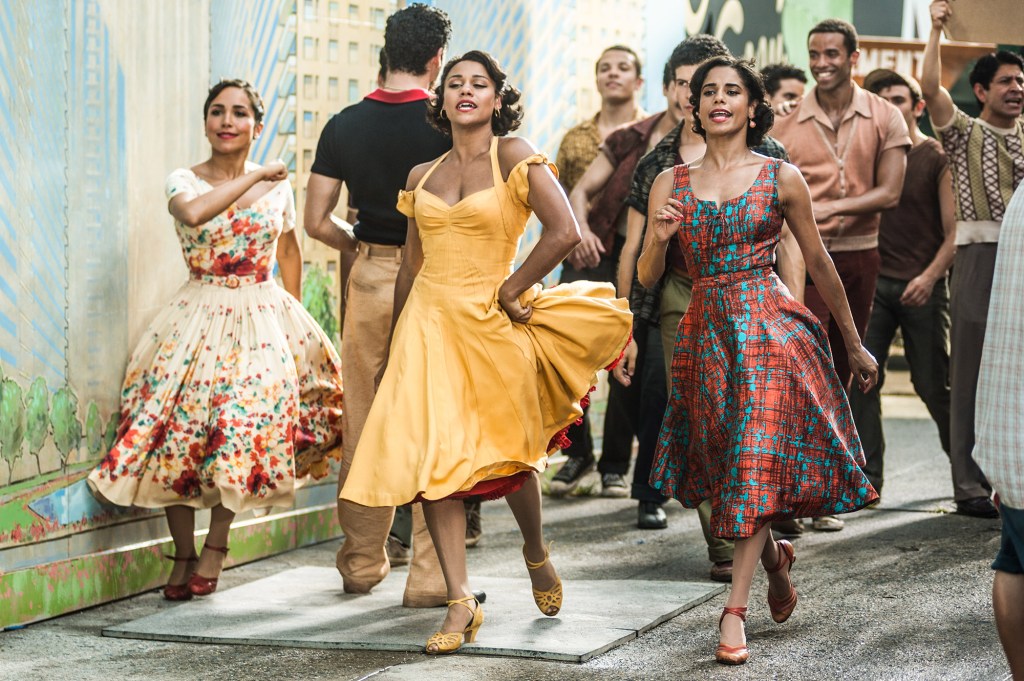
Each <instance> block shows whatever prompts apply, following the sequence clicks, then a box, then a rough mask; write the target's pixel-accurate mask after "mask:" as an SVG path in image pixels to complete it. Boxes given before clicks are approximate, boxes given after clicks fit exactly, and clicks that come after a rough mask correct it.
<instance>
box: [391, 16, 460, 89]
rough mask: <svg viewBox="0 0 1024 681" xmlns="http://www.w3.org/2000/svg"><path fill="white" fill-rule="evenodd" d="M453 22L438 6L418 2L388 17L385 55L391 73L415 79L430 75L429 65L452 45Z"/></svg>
mask: <svg viewBox="0 0 1024 681" xmlns="http://www.w3.org/2000/svg"><path fill="white" fill-rule="evenodd" d="M451 37H452V22H451V20H450V19H448V15H447V14H445V13H444V12H443V11H442V10H440V9H438V8H436V7H428V6H427V5H424V4H422V3H419V2H415V3H413V4H411V5H409V6H408V7H406V8H404V9H400V10H398V11H397V12H395V13H394V14H392V15H391V16H389V17H388V22H387V25H386V26H385V27H384V54H385V58H386V62H387V67H388V69H389V70H391V71H404V72H405V73H411V74H412V75H414V76H422V75H423V74H424V73H426V72H427V62H429V61H430V59H431V58H432V57H433V56H434V55H435V54H437V52H438V50H441V49H444V48H445V47H447V46H448V41H449V40H450V39H451Z"/></svg>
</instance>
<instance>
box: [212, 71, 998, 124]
mask: <svg viewBox="0 0 1024 681" xmlns="http://www.w3.org/2000/svg"><path fill="white" fill-rule="evenodd" d="M989 80H990V81H991V78H990V79H989ZM229 87H236V88H238V89H239V90H241V91H242V92H244V93H245V94H246V96H247V97H248V98H249V103H250V104H251V105H252V116H253V118H255V119H256V123H257V124H258V123H262V122H263V114H264V112H265V111H266V109H264V107H263V99H262V98H261V97H260V93H258V92H256V88H254V87H253V86H252V85H250V84H249V82H248V81H245V80H242V79H241V78H223V79H221V81H220V82H219V83H217V84H216V85H214V86H213V87H211V88H210V92H209V93H208V94H207V95H206V101H205V102H204V103H203V120H204V121H205V120H206V116H207V115H208V114H209V113H210V105H211V104H213V100H215V99H217V95H219V94H220V93H222V92H224V90H227V89H228V88H229Z"/></svg>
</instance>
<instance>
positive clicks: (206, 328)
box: [89, 80, 342, 600]
mask: <svg viewBox="0 0 1024 681" xmlns="http://www.w3.org/2000/svg"><path fill="white" fill-rule="evenodd" d="M203 116H204V119H205V122H206V136H207V138H208V139H209V140H210V146H211V150H212V154H211V156H210V158H209V159H207V160H206V161H204V162H202V163H200V164H199V165H196V166H194V167H192V168H191V169H179V170H175V171H174V172H173V173H171V174H170V176H169V177H168V178H167V196H168V201H169V202H168V208H169V210H170V213H171V215H173V216H174V220H175V227H176V229H177V233H178V240H179V242H180V243H181V248H182V253H183V255H184V257H185V261H186V263H187V265H188V269H189V275H190V278H189V281H188V282H187V283H186V284H185V285H184V286H183V287H182V288H181V290H180V291H178V293H177V295H176V296H175V298H174V299H173V300H172V301H171V303H170V304H169V305H168V306H167V307H166V308H164V310H163V311H162V312H161V313H160V314H159V315H157V317H156V319H155V320H154V321H153V323H152V324H151V325H150V326H149V328H148V329H147V330H146V332H145V333H144V334H143V337H142V340H141V341H140V342H139V344H138V346H137V347H136V348H135V352H134V353H132V356H131V358H130V359H129V362H128V368H127V370H126V373H125V380H124V387H123V389H122V394H121V417H120V424H119V427H118V433H117V439H116V441H115V443H114V446H113V448H112V449H111V450H110V452H109V453H108V454H107V455H106V457H104V459H103V460H102V461H101V462H100V464H99V465H98V466H97V467H96V469H95V470H93V471H92V473H91V474H90V475H89V483H90V485H91V486H92V488H93V489H94V490H95V491H96V492H97V493H98V494H99V495H101V496H102V497H103V498H105V499H107V500H108V501H111V502H113V503H115V504H118V505H121V506H141V507H145V508H166V509H167V510H166V513H167V524H168V525H169V526H170V532H171V537H172V538H173V540H174V546H175V553H176V555H175V557H174V558H173V560H174V568H173V570H172V572H171V576H170V580H169V581H168V583H167V586H166V587H165V588H164V597H165V598H167V599H169V600H187V599H189V598H191V597H192V596H193V595H205V594H208V593H211V592H212V591H214V589H216V587H217V578H218V576H219V575H220V571H221V569H222V567H223V563H224V559H225V556H226V554H227V542H228V532H229V530H230V526H231V521H232V520H233V519H234V516H235V514H236V513H240V512H242V511H246V510H256V509H268V508H270V507H271V506H289V505H291V504H292V503H293V501H294V496H295V489H296V485H297V484H298V483H299V482H300V481H301V480H302V479H303V478H305V477H307V476H313V477H315V478H319V477H323V476H324V475H326V474H327V472H328V461H327V459H328V458H338V457H337V452H338V448H339V446H340V442H341V407H342V386H341V363H340V360H339V359H338V354H337V352H336V351H335V349H334V347H333V346H332V345H331V342H330V340H329V339H328V338H327V336H326V335H325V334H324V332H323V331H322V330H321V329H320V327H319V326H318V325H317V323H316V321H314V320H313V318H312V317H310V316H309V314H308V313H307V312H306V311H305V310H304V309H303V308H302V305H301V304H300V303H299V300H300V299H301V278H302V257H301V254H300V252H299V244H298V240H297V238H296V235H295V231H294V226H295V205H294V198H293V196H292V191H291V187H290V186H289V184H288V181H287V180H288V171H287V169H286V168H285V167H284V165H283V164H282V163H281V162H279V161H278V162H274V163H270V164H268V165H266V166H263V167H260V166H258V165H256V164H254V163H249V162H248V161H247V160H246V159H247V157H248V155H249V148H250V146H251V145H252V141H253V139H254V138H255V137H257V136H258V135H259V134H260V131H261V129H262V123H261V120H262V118H263V103H262V101H261V100H260V97H259V95H258V94H257V93H256V92H255V90H253V88H252V86H250V85H249V84H248V83H245V82H244V81H239V80H231V81H221V82H220V83H218V84H217V85H215V86H214V87H213V88H211V89H210V94H209V97H208V98H207V100H206V103H205V105H204V107H203ZM275 255H276V259H277V263H278V265H279V267H280V272H281V278H282V280H283V283H284V289H283V290H282V289H281V288H280V287H279V286H277V284H276V283H275V282H274V281H273V279H272V277H271V271H272V269H273V264H274V260H275ZM197 508H208V509H210V510H211V515H210V528H209V533H208V534H207V537H206V543H205V545H204V547H203V552H202V554H201V555H200V556H198V557H197V556H196V554H195V543H194V542H195V540H194V530H195V509H197Z"/></svg>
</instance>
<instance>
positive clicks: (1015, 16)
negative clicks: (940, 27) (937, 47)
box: [946, 0, 1024, 45]
mask: <svg viewBox="0 0 1024 681" xmlns="http://www.w3.org/2000/svg"><path fill="white" fill-rule="evenodd" d="M950 5H951V7H952V8H953V16H951V17H950V18H949V21H948V22H946V37H947V38H949V39H950V40H964V41H968V42H981V43H1003V44H1007V45H1020V44H1024V2H1022V1H1021V0H951V2H950Z"/></svg>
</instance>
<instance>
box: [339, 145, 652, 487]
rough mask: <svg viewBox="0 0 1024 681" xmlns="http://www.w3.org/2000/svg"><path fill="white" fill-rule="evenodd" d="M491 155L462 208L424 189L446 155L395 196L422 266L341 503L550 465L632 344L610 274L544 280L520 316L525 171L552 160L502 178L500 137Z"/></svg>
mask: <svg viewBox="0 0 1024 681" xmlns="http://www.w3.org/2000/svg"><path fill="white" fill-rule="evenodd" d="M490 155H491V173H492V176H493V179H494V186H493V187H491V188H489V189H485V190H481V191H479V192H476V193H474V194H471V195H469V196H466V197H465V198H463V199H462V200H461V201H459V202H458V203H456V204H455V205H453V206H449V205H448V204H447V203H445V202H444V201H442V200H441V199H440V198H439V197H437V196H435V195H433V194H431V193H430V192H429V191H427V190H425V189H424V188H423V184H424V183H425V182H426V181H427V178H429V177H430V175H431V174H432V173H433V172H434V169H435V168H437V165H438V164H439V163H440V162H441V161H442V160H443V159H444V157H443V156H442V157H441V158H440V159H438V161H437V162H436V163H435V164H434V165H433V166H432V167H431V168H430V170H429V171H427V173H426V174H425V175H424V176H423V179H422V180H420V183H419V185H417V187H416V189H415V190H414V191H412V192H405V191H403V192H401V193H400V195H399V200H398V209H399V210H400V211H402V213H404V214H405V215H408V216H410V217H415V218H416V224H417V227H418V228H419V237H420V240H421V242H422V244H423V266H422V268H421V269H420V272H419V274H418V275H417V276H416V279H415V281H414V283H413V286H412V289H411V291H410V293H409V297H408V300H407V301H406V305H405V308H404V309H403V310H402V314H401V316H400V317H399V319H398V322H397V324H396V326H395V330H394V335H393V339H392V343H391V352H390V355H389V358H388V367H387V371H386V372H385V373H384V376H383V379H382V381H381V384H380V387H379V389H378V391H377V395H376V397H375V398H374V401H373V406H372V407H371V409H370V413H369V416H368V418H367V421H366V425H365V427H364V428H363V432H362V435H361V436H360V438H359V445H358V447H357V448H356V453H355V456H354V460H353V463H352V469H351V471H350V472H349V475H348V478H347V480H346V482H345V486H344V488H343V489H342V492H341V498H342V499H346V500H349V501H354V502H356V503H359V504H363V505H365V506H396V505H401V504H405V503H408V502H410V501H412V500H413V499H417V500H424V499H429V500H433V499H442V498H445V497H449V496H452V495H453V494H460V493H466V492H469V491H470V490H473V491H474V492H476V491H479V489H480V488H479V487H477V485H478V484H479V483H484V482H485V481H496V480H497V479H499V478H506V477H509V476H514V475H516V474H520V473H523V472H527V471H533V470H536V471H542V470H544V468H545V467H546V466H547V456H548V453H549V452H550V451H553V450H554V449H555V448H557V444H556V443H557V442H558V436H559V434H560V433H561V431H563V430H564V429H565V428H567V427H568V426H569V425H570V424H571V423H573V422H574V421H576V420H577V419H578V418H579V417H580V416H581V414H582V413H583V412H582V409H581V407H580V400H581V398H583V397H584V396H585V395H587V394H588V393H589V391H590V390H591V389H592V387H593V385H594V384H595V382H596V380H597V376H596V372H597V371H598V370H599V369H601V368H602V367H605V366H607V365H609V364H611V363H613V362H614V361H615V360H616V359H617V358H618V357H619V356H620V354H621V352H622V350H623V348H624V347H625V345H626V343H627V342H628V340H629V334H630V330H631V327H632V315H631V314H630V312H629V305H628V303H627V301H626V300H625V299H616V298H615V291H614V288H613V287H612V286H611V285H610V284H606V283H596V282H587V281H581V282H575V283H573V284H568V285H562V286H556V287H554V288H551V289H544V290H542V288H541V286H540V285H539V284H538V285H536V286H534V287H533V288H532V289H531V290H528V291H526V292H525V293H524V294H523V296H522V297H521V301H522V302H523V303H524V304H525V303H527V302H529V303H531V304H532V305H533V316H532V318H531V319H530V321H529V322H528V323H526V324H518V323H514V322H512V321H511V319H510V318H509V317H508V315H507V314H506V313H505V311H504V310H503V309H502V307H501V305H500V304H499V303H498V299H497V294H498V288H499V287H500V286H501V284H502V282H504V280H505V279H506V278H508V276H509V275H510V274H511V272H512V267H513V263H514V261H515V257H516V251H517V250H518V243H519V238H520V236H522V234H523V229H524V227H525V226H526V222H527V220H528V219H529V217H530V213H531V209H530V205H529V203H528V196H529V193H530V187H529V182H528V177H527V172H528V170H529V166H530V165H531V164H547V165H548V166H549V167H550V168H551V169H552V171H554V170H555V168H554V166H553V165H552V164H551V163H549V162H548V161H547V159H546V158H545V157H544V156H543V155H541V154H534V155H533V156H530V157H529V158H526V159H524V160H523V161H521V162H520V163H519V164H517V165H516V166H515V168H513V169H512V172H511V173H510V174H509V178H508V181H507V182H506V181H504V180H503V179H502V175H501V170H500V167H499V165H498V139H497V138H495V139H494V141H493V142H492V143H491V152H490ZM519 477H521V476H519ZM491 486H492V487H493V485H491ZM483 487H488V485H487V484H485V485H483ZM474 488H476V489H474ZM506 493H507V491H506Z"/></svg>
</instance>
